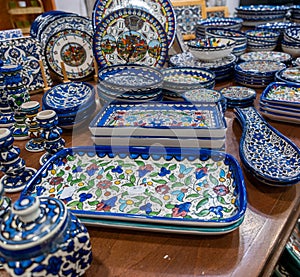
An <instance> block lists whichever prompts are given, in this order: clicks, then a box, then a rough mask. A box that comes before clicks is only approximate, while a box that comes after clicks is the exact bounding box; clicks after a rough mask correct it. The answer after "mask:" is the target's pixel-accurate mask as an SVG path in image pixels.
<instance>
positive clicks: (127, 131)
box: [90, 101, 227, 149]
mask: <svg viewBox="0 0 300 277" xmlns="http://www.w3.org/2000/svg"><path fill="white" fill-rule="evenodd" d="M226 129H227V126H226V121H225V118H224V114H223V112H222V107H221V105H219V104H216V103H212V102H207V103H205V102H203V103H199V102H198V103H190V102H175V101H169V102H148V103H142V104H138V105H136V104H124V103H120V104H119V103H113V104H109V105H106V106H105V107H103V109H102V110H101V111H100V112H99V113H98V115H97V116H96V117H95V118H94V120H93V121H92V122H91V124H90V131H91V133H92V139H93V141H94V142H95V144H96V145H109V146H111V145H124V146H125V145H127V146H128V145H132V146H151V145H154V144H160V145H163V146H169V147H196V148H199V147H200V148H214V149H216V148H217V149H221V148H223V147H224V143H225V134H226Z"/></svg>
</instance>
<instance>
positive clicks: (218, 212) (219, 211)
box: [209, 206, 223, 217]
mask: <svg viewBox="0 0 300 277" xmlns="http://www.w3.org/2000/svg"><path fill="white" fill-rule="evenodd" d="M209 211H210V212H212V213H214V214H216V215H217V216H219V217H223V213H222V211H223V207H222V206H215V207H210V208H209Z"/></svg>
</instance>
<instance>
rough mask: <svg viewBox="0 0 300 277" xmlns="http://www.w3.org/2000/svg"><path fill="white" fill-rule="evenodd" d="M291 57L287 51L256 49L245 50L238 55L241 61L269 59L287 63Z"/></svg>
mask: <svg viewBox="0 0 300 277" xmlns="http://www.w3.org/2000/svg"><path fill="white" fill-rule="evenodd" d="M291 59H292V57H291V55H290V54H288V53H283V52H277V51H256V52H247V53H245V54H243V55H241V56H240V61H241V62H247V61H254V60H260V61H264V60H269V61H277V62H282V63H285V64H288V63H289V62H290V61H291Z"/></svg>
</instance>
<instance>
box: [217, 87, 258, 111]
mask: <svg viewBox="0 0 300 277" xmlns="http://www.w3.org/2000/svg"><path fill="white" fill-rule="evenodd" d="M220 92H221V93H222V95H223V96H224V98H225V99H226V103H227V107H228V108H234V107H241V108H242V107H248V106H252V105H253V102H254V100H255V98H256V91H255V90H254V89H251V88H247V87H242V86H230V87H226V88H223V89H221V91H220Z"/></svg>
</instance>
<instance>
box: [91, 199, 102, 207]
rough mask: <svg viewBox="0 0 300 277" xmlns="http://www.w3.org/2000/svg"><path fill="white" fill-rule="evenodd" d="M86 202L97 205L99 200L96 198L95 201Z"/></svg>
mask: <svg viewBox="0 0 300 277" xmlns="http://www.w3.org/2000/svg"><path fill="white" fill-rule="evenodd" d="M88 203H89V205H90V206H96V205H98V204H99V203H100V202H99V201H97V200H95V201H89V202H88Z"/></svg>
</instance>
